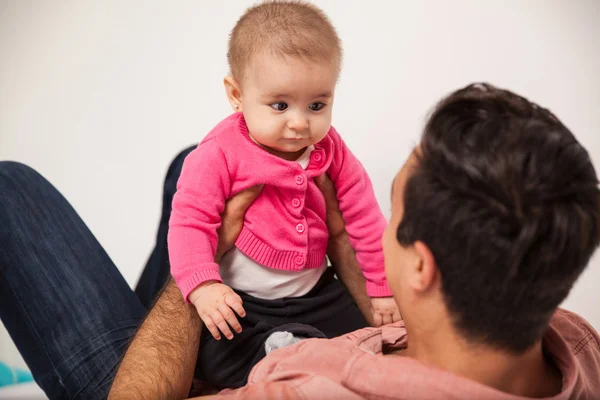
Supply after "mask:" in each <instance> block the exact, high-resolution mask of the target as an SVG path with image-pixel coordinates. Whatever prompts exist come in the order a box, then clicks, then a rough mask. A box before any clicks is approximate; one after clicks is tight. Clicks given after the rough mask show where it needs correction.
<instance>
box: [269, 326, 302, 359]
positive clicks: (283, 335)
mask: <svg viewBox="0 0 600 400" xmlns="http://www.w3.org/2000/svg"><path fill="white" fill-rule="evenodd" d="M302 339H303V338H300V337H297V336H294V335H292V334H291V333H290V332H286V331H280V332H273V333H272V334H271V335H270V336H269V337H268V338H267V340H265V352H266V353H267V354H269V353H270V352H272V351H273V350H277V349H281V348H282V347H286V346H290V345H292V344H296V343H298V342H299V341H301V340H302Z"/></svg>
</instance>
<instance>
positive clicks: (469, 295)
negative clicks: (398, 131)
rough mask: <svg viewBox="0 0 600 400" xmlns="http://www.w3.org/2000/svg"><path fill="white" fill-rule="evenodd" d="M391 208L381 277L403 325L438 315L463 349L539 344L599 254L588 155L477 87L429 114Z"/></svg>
mask: <svg viewBox="0 0 600 400" xmlns="http://www.w3.org/2000/svg"><path fill="white" fill-rule="evenodd" d="M392 203H393V206H392V207H393V208H392V219H391V222H390V225H389V226H388V229H387V231H386V233H385V235H384V249H385V256H386V273H387V274H388V280H389V281H390V285H391V286H392V291H393V292H394V297H395V298H396V301H397V302H398V304H399V307H400V312H401V313H402V315H403V317H404V318H405V319H406V321H407V324H409V323H410V319H411V318H412V316H413V315H415V314H414V313H421V317H422V318H428V316H427V315H429V314H428V312H429V311H431V315H436V313H439V312H440V310H443V312H444V313H446V315H447V317H448V318H449V319H450V320H451V322H452V325H453V327H454V329H455V330H456V332H457V333H458V334H460V336H462V337H463V338H464V339H465V340H466V341H468V342H470V343H476V344H484V345H488V346H491V347H495V348H498V349H503V350H506V351H509V352H513V353H521V352H523V351H525V350H526V349H528V348H529V347H531V346H532V345H533V344H534V343H535V342H536V341H538V340H539V339H540V338H541V337H542V335H543V333H544V331H545V329H546V327H547V324H548V321H549V319H550V317H551V315H552V313H553V312H554V310H555V309H556V307H557V306H558V305H559V304H560V303H561V302H562V301H563V300H564V299H565V297H566V296H567V294H568V293H569V290H570V289H571V287H572V286H573V283H574V282H575V280H576V279H577V277H578V276H579V275H580V274H581V272H582V271H583V269H584V268H585V266H586V265H587V263H588V261H589V259H590V257H591V256H592V254H593V252H594V250H595V249H596V248H597V247H598V244H599V243H600V190H599V188H598V178H597V176H596V173H595V171H594V167H593V165H592V163H591V161H590V158H589V155H588V153H587V151H586V150H585V149H584V148H583V147H582V146H581V144H579V142H577V140H576V139H575V137H574V136H573V135H572V134H571V132H570V131H569V130H568V129H567V128H566V127H565V126H564V125H563V124H562V123H561V122H560V121H559V120H558V119H557V118H556V117H555V116H554V115H552V114H551V113H550V112H549V111H548V110H546V109H543V108H541V107H539V106H537V105H535V104H533V103H531V102H529V101H528V100H526V99H524V98H522V97H520V96H518V95H516V94H514V93H511V92H509V91H506V90H501V89H497V88H495V87H493V86H490V85H486V84H476V85H470V86H468V87H466V88H464V89H461V90H458V91H457V92H455V93H452V94H451V95H450V96H448V97H447V98H445V99H443V100H442V101H441V102H440V103H439V104H438V105H437V107H436V108H435V110H434V111H433V114H432V115H431V117H430V118H429V121H428V123H427V125H426V127H425V129H424V132H423V136H422V139H421V142H420V145H419V146H418V147H417V148H416V149H415V150H414V151H413V154H412V155H411V157H410V158H409V160H408V162H407V163H406V165H405V166H404V167H403V169H402V171H401V172H400V173H399V174H398V176H397V178H396V180H395V182H394V187H393V200H392ZM423 315H425V316H423Z"/></svg>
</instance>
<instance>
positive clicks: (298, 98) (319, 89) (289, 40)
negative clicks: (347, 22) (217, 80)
mask: <svg viewBox="0 0 600 400" xmlns="http://www.w3.org/2000/svg"><path fill="white" fill-rule="evenodd" d="M227 57H228V60H229V66H230V69H231V75H230V76H228V77H226V78H225V89H226V92H227V96H228V98H229V101H230V103H231V105H232V107H233V108H234V110H235V111H240V112H243V113H244V118H245V120H246V124H247V125H248V129H249V131H250V134H251V136H252V138H253V139H254V140H255V141H257V142H258V143H259V144H261V145H263V146H264V147H265V148H266V149H267V150H270V151H271V152H272V153H274V154H276V155H279V156H282V157H284V158H291V159H294V158H295V157H296V158H297V156H298V154H297V153H299V152H301V151H302V150H303V149H304V148H306V147H307V146H309V145H311V144H314V143H317V142H319V141H320V140H321V139H323V137H324V136H325V135H326V134H327V132H328V131H329V128H330V126H331V111H332V107H333V98H334V92H335V87H336V83H337V80H338V76H339V72H340V66H341V58H342V48H341V43H340V39H339V37H338V36H337V33H336V31H335V29H334V28H333V26H332V25H331V23H330V22H329V19H328V18H327V16H326V15H325V14H324V13H323V12H322V11H321V10H319V9H318V8H317V7H315V6H314V5H312V4H310V3H306V2H302V1H297V0H296V1H294V0H290V1H266V2H263V3H260V4H258V5H256V6H254V7H251V8H250V9H248V10H247V11H246V13H245V14H244V15H243V16H242V17H241V18H240V19H239V21H238V22H237V24H236V25H235V27H234V28H233V30H232V32H231V37H230V40H229V52H228V54H227Z"/></svg>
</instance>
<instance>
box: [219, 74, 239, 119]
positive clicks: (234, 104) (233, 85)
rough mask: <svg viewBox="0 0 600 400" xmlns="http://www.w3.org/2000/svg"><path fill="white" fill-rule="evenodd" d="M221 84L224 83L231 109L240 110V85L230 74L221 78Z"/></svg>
mask: <svg viewBox="0 0 600 400" xmlns="http://www.w3.org/2000/svg"><path fill="white" fill-rule="evenodd" d="M223 85H225V93H226V94H227V98H228V99H229V103H230V104H231V108H233V110H234V111H236V112H241V111H242V91H241V89H240V85H239V84H238V82H237V81H236V80H235V78H234V77H233V76H231V75H228V76H226V77H225V78H224V79H223Z"/></svg>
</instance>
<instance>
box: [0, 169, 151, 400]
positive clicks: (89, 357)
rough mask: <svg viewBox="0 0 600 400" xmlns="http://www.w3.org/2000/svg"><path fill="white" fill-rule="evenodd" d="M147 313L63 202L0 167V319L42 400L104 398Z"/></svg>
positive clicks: (48, 188)
mask: <svg viewBox="0 0 600 400" xmlns="http://www.w3.org/2000/svg"><path fill="white" fill-rule="evenodd" d="M145 312H146V311H145V309H144V307H143V306H142V305H141V303H140V302H139V300H138V298H137V297H136V296H135V294H134V293H133V291H132V290H131V289H130V288H129V286H128V285H127V283H126V282H125V280H124V279H123V277H122V276H121V275H120V274H119V271H118V270H117V268H116V267H115V265H114V264H113V263H112V261H111V260H110V258H109V257H108V255H107V254H106V252H105V251H104V250H103V249H102V247H101V246H100V244H99V243H98V242H97V240H96V239H95V238H94V236H93V235H92V233H91V232H90V230H89V229H88V228H87V227H86V225H85V224H84V223H83V221H82V220H81V219H80V218H79V216H78V215H77V213H76V212H75V210H74V209H73V208H72V207H71V206H70V205H69V203H68V202H67V201H66V199H65V198H64V197H63V196H62V195H61V194H60V193H59V192H58V191H57V190H56V189H55V188H54V187H53V186H52V185H51V184H50V183H49V182H48V181H46V180H45V179H44V178H43V177H42V176H41V175H39V174H38V173H36V172H35V171H33V170H32V169H31V168H28V167H26V166H24V165H22V164H18V163H13V162H0V318H1V319H2V322H3V323H4V325H5V326H6V328H7V330H8V332H9V333H10V335H11V337H12V339H13V340H14V341H15V343H16V345H17V348H18V349H19V351H20V352H21V354H22V355H23V358H24V359H25V361H26V362H27V365H28V366H29V368H30V369H31V371H32V373H33V375H34V378H35V380H36V382H37V383H38V384H39V385H40V387H41V388H42V389H43V390H44V391H45V392H46V394H47V396H48V397H49V398H50V399H58V398H60V399H102V398H106V396H107V393H108V390H109V389H110V384H111V382H112V379H113V377H114V374H115V372H116V368H117V366H118V364H119V361H120V360H121V357H122V355H123V353H124V351H125V350H126V347H127V344H128V343H129V341H130V339H131V337H132V336H133V335H134V333H135V331H136V329H137V327H138V325H139V324H140V323H141V321H142V320H143V318H144V315H145Z"/></svg>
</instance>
